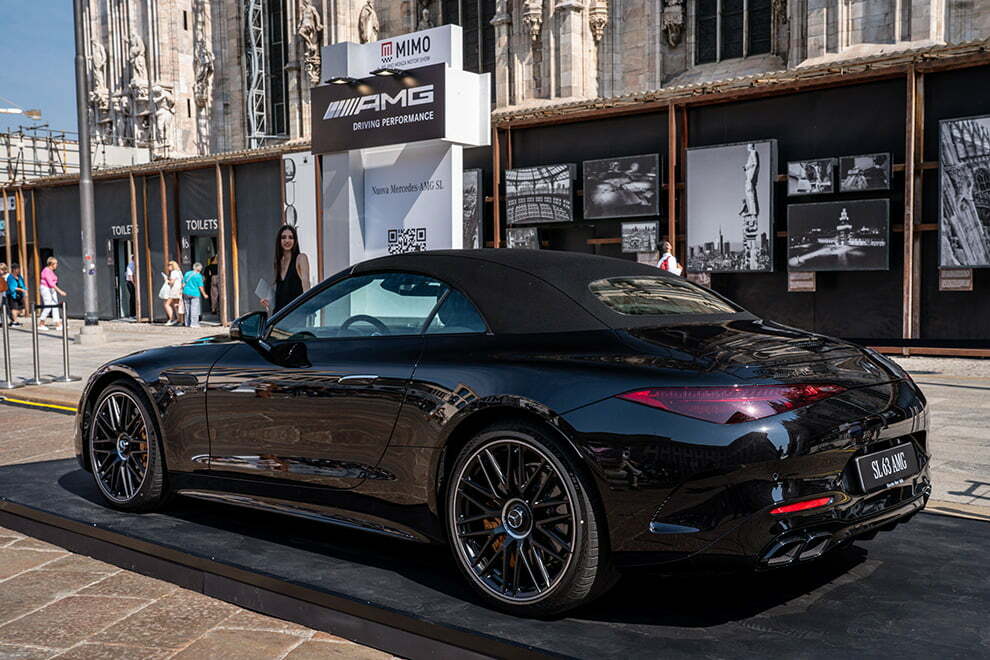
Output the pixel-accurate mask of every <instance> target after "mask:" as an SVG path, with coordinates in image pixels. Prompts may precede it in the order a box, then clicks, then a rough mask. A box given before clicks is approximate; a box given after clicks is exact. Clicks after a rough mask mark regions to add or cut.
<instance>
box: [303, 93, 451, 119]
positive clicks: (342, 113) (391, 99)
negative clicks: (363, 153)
mask: <svg viewBox="0 0 990 660" xmlns="http://www.w3.org/2000/svg"><path fill="white" fill-rule="evenodd" d="M427 103H433V85H420V86H419V87H410V88H408V89H400V90H399V91H398V92H396V94H395V96H392V95H390V94H387V93H385V92H382V93H380V94H368V95H367V96H354V97H352V98H349V99H343V100H342V101H331V102H330V105H329V106H327V111H326V112H324V113H323V118H324V119H337V118H338V117H353V116H354V115H358V114H360V113H362V112H364V111H365V110H374V111H375V112H383V111H385V110H387V109H388V108H389V107H390V106H398V107H400V108H406V107H409V106H412V105H425V104H427Z"/></svg>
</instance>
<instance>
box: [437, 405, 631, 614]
mask: <svg viewBox="0 0 990 660" xmlns="http://www.w3.org/2000/svg"><path fill="white" fill-rule="evenodd" d="M446 504H447V506H446V520H447V534H448V538H449V539H450V543H451V545H452V547H453V550H454V555H455V557H456V558H457V561H458V565H459V567H460V569H461V571H462V572H463V573H464V574H465V576H466V577H467V578H468V581H469V582H470V583H471V584H472V585H473V586H474V587H475V589H476V590H477V591H478V592H479V593H481V594H482V596H483V597H484V598H485V599H486V600H488V601H489V602H490V603H491V604H493V605H495V606H496V607H498V608H499V609H502V610H505V611H509V612H512V613H514V614H520V615H527V616H550V615H554V614H559V613H561V612H564V611H566V610H568V609H571V608H573V607H576V606H578V605H580V604H582V603H585V602H588V601H589V600H591V599H592V598H594V597H595V596H597V595H599V594H600V593H602V592H604V590H605V589H607V588H608V587H609V586H611V583H612V581H613V573H612V570H611V568H610V567H609V566H608V563H607V558H606V557H605V556H604V555H605V549H604V543H603V539H602V538H601V535H602V533H603V532H602V524H601V521H600V514H599V513H598V511H597V510H596V507H595V506H594V503H593V501H592V491H591V485H590V484H589V483H588V481H587V478H586V477H585V476H584V474H583V473H582V471H581V470H580V469H579V468H578V465H577V464H576V462H575V461H574V459H573V458H572V457H571V456H570V455H568V454H567V453H565V452H564V451H561V449H560V448H559V447H558V446H557V444H556V443H555V442H553V441H552V440H550V439H549V438H548V437H547V435H546V434H545V433H544V432H542V431H541V430H540V429H539V428H537V427H535V426H530V425H526V424H510V425H501V426H498V427H491V428H488V429H486V430H485V431H483V432H482V433H480V434H479V435H477V436H476V437H475V438H473V439H472V440H471V441H470V442H468V444H467V445H466V446H465V447H464V448H463V449H462V450H461V452H460V454H459V455H458V457H457V460H456V462H455V464H454V468H453V471H452V473H451V481H450V485H449V488H448V489H447V501H446Z"/></svg>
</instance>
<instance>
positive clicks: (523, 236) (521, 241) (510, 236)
mask: <svg viewBox="0 0 990 660" xmlns="http://www.w3.org/2000/svg"><path fill="white" fill-rule="evenodd" d="M505 242H506V245H508V246H509V247H510V248H523V249H526V250H539V249H540V234H539V230H538V229H537V228H536V227H511V228H509V229H506V230H505Z"/></svg>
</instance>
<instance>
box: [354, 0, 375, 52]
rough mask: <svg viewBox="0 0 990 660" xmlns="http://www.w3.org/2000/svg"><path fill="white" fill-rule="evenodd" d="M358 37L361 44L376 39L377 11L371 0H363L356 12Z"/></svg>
mask: <svg viewBox="0 0 990 660" xmlns="http://www.w3.org/2000/svg"><path fill="white" fill-rule="evenodd" d="M358 39H359V40H360V41H361V43H363V44H366V43H369V42H372V41H378V12H376V11H375V6H374V4H372V1H371V0H364V6H363V7H361V13H360V14H358Z"/></svg>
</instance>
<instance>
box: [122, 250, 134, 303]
mask: <svg viewBox="0 0 990 660" xmlns="http://www.w3.org/2000/svg"><path fill="white" fill-rule="evenodd" d="M124 279H126V280H127V316H129V317H130V318H134V317H135V316H137V312H136V311H135V304H134V255H133V254H132V255H131V258H130V259H129V260H128V261H127V269H126V270H125V271H124Z"/></svg>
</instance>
